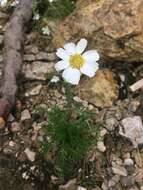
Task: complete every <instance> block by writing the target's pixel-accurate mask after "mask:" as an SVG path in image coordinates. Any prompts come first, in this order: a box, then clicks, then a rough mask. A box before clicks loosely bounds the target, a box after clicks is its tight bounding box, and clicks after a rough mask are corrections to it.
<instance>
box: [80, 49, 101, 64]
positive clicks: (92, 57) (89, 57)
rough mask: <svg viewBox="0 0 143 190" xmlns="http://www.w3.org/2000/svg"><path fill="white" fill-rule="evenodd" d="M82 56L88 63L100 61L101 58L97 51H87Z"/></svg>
mask: <svg viewBox="0 0 143 190" xmlns="http://www.w3.org/2000/svg"><path fill="white" fill-rule="evenodd" d="M82 56H83V57H84V58H85V60H86V61H87V62H93V61H98V60H99V58H100V56H99V54H98V53H97V51H96V50H89V51H86V52H85V53H84V54H83V55H82Z"/></svg>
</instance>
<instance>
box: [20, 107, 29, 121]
mask: <svg viewBox="0 0 143 190" xmlns="http://www.w3.org/2000/svg"><path fill="white" fill-rule="evenodd" d="M28 119H31V114H30V112H29V110H28V109H25V110H24V111H22V112H21V121H25V120H28Z"/></svg>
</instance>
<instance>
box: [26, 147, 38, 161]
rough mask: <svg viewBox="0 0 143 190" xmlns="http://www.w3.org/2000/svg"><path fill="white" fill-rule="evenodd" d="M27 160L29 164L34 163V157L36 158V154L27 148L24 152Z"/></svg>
mask: <svg viewBox="0 0 143 190" xmlns="http://www.w3.org/2000/svg"><path fill="white" fill-rule="evenodd" d="M24 152H25V154H26V156H27V158H28V160H30V161H31V162H34V161H35V156H36V153H35V152H33V151H31V150H30V149H29V148H26V149H25V150H24Z"/></svg>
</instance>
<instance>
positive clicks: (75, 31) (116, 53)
mask: <svg viewBox="0 0 143 190" xmlns="http://www.w3.org/2000/svg"><path fill="white" fill-rule="evenodd" d="M142 9H143V0H136V1H133V0H126V1H121V0H116V1H113V0H98V1H94V0H82V1H80V3H77V8H76V9H75V11H74V12H73V13H72V14H71V15H69V16H68V17H66V19H64V20H63V21H61V23H59V25H58V26H57V31H56V32H55V33H53V38H54V40H53V42H54V44H55V46H56V47H59V46H61V45H64V44H65V43H66V42H68V41H73V40H74V41H77V40H79V39H80V38H81V37H83V36H84V37H85V38H87V39H88V40H89V46H90V48H95V49H97V50H98V51H99V52H100V53H101V54H102V56H103V57H104V58H105V59H106V58H110V59H113V60H119V61H120V60H123V61H130V62H131V61H143V54H142V51H143V43H142V41H143V30H142V27H143V21H142V18H143V12H142Z"/></svg>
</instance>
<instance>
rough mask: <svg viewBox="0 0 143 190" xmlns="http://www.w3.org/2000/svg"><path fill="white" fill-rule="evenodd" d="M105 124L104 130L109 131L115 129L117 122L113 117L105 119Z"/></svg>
mask: <svg viewBox="0 0 143 190" xmlns="http://www.w3.org/2000/svg"><path fill="white" fill-rule="evenodd" d="M105 123H106V125H105V127H106V129H108V130H109V131H113V130H115V128H116V127H117V126H118V121H117V119H116V118H114V117H111V118H107V119H106V120H105Z"/></svg>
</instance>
